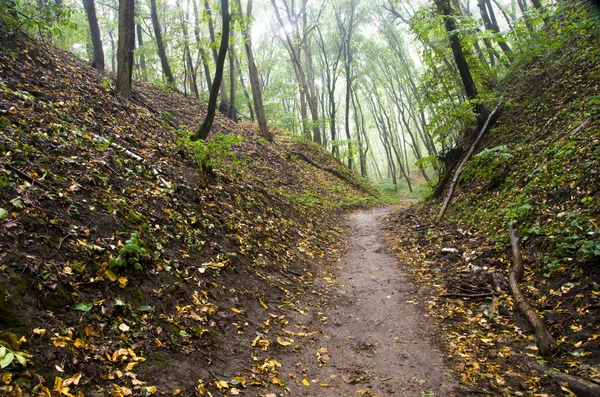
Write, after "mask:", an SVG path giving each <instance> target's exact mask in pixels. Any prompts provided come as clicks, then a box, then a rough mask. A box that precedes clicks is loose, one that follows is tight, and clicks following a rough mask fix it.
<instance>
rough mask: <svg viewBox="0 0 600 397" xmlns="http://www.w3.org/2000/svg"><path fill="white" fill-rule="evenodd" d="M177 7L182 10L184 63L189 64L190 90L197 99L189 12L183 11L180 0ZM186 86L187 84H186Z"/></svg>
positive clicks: (195, 70)
mask: <svg viewBox="0 0 600 397" xmlns="http://www.w3.org/2000/svg"><path fill="white" fill-rule="evenodd" d="M177 8H179V9H180V10H181V14H180V17H181V32H182V33H183V53H184V54H183V58H184V59H183V61H184V65H187V67H186V69H187V73H186V79H188V81H189V85H190V91H191V92H192V95H194V97H195V98H196V99H199V98H200V94H199V92H198V74H197V67H194V62H193V61H192V54H191V53H190V45H189V42H190V38H189V35H188V26H187V20H188V13H187V11H186V12H185V14H184V12H183V8H182V7H181V5H180V4H179V1H177ZM184 87H185V84H184Z"/></svg>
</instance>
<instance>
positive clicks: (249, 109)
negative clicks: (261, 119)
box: [235, 55, 256, 121]
mask: <svg viewBox="0 0 600 397" xmlns="http://www.w3.org/2000/svg"><path fill="white" fill-rule="evenodd" d="M235 66H236V67H237V68H238V70H241V69H242V68H241V67H240V60H239V59H238V57H237V55H236V57H235ZM238 79H239V80H240V84H241V85H242V90H243V91H244V96H245V97H246V101H247V103H248V112H249V113H250V120H252V121H256V120H255V118H254V108H253V107H252V98H250V94H248V90H247V89H246V83H245V82H244V76H243V74H242V73H238Z"/></svg>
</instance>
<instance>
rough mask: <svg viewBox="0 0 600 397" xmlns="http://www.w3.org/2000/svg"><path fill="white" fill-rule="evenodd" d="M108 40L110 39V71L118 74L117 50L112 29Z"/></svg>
mask: <svg viewBox="0 0 600 397" xmlns="http://www.w3.org/2000/svg"><path fill="white" fill-rule="evenodd" d="M108 38H109V39H110V50H111V54H110V71H111V72H113V73H117V65H116V63H117V49H116V45H115V36H114V35H113V31H112V29H111V30H109V31H108Z"/></svg>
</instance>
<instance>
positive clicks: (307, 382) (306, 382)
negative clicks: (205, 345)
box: [302, 379, 310, 386]
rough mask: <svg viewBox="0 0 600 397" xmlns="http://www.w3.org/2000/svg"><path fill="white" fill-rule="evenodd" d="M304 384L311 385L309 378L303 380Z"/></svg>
mask: <svg viewBox="0 0 600 397" xmlns="http://www.w3.org/2000/svg"><path fill="white" fill-rule="evenodd" d="M302 384H303V385H304V386H310V382H309V381H308V380H307V379H303V380H302Z"/></svg>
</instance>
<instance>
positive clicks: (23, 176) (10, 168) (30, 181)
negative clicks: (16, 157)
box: [2, 164, 53, 190]
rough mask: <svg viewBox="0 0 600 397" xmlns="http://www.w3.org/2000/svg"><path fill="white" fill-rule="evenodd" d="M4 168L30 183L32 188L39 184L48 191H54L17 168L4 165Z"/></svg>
mask: <svg viewBox="0 0 600 397" xmlns="http://www.w3.org/2000/svg"><path fill="white" fill-rule="evenodd" d="M2 166H3V167H5V168H7V169H9V170H11V171H12V172H14V173H15V174H17V175H18V176H20V177H21V178H22V179H23V180H25V181H26V182H29V183H30V184H31V186H33V185H35V184H36V183H37V184H38V185H40V186H41V187H43V188H44V189H46V190H53V189H50V188H49V187H48V186H46V185H45V184H44V183H43V182H40V181H38V180H37V179H36V178H34V177H32V176H30V175H28V174H27V173H26V172H24V171H21V170H20V169H18V168H17V167H13V166H12V165H10V164H2Z"/></svg>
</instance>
